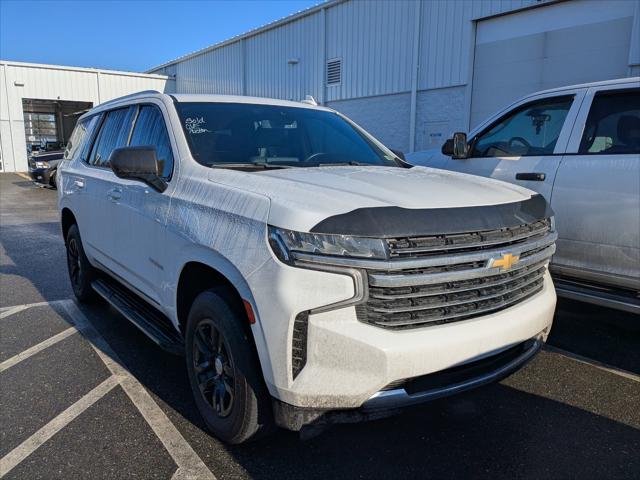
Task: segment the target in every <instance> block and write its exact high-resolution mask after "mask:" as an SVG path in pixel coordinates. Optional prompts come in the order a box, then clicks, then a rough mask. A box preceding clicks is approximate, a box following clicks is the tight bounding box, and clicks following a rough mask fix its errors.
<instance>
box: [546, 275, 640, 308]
mask: <svg viewBox="0 0 640 480" xmlns="http://www.w3.org/2000/svg"><path fill="white" fill-rule="evenodd" d="M553 283H554V285H555V287H556V293H557V294H558V296H559V297H563V298H568V299H570V300H578V301H580V302H586V303H591V304H593V305H600V306H601V307H608V308H614V309H616V310H622V311H624V312H629V313H635V314H640V299H639V298H637V297H634V296H633V294H631V293H629V294H625V293H618V292H617V291H615V290H604V289H598V288H591V287H589V286H588V285H585V284H582V283H578V282H572V281H570V280H565V279H561V278H557V277H553Z"/></svg>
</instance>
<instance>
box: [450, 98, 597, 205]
mask: <svg viewBox="0 0 640 480" xmlns="http://www.w3.org/2000/svg"><path fill="white" fill-rule="evenodd" d="M583 97H584V91H582V90H577V91H566V92H564V91H563V92H560V93H558V94H555V95H554V96H539V97H533V99H532V98H528V99H526V100H524V101H523V102H521V103H520V104H518V105H516V106H515V107H513V108H511V109H510V110H508V111H507V112H506V113H503V114H502V115H499V116H498V117H497V119H496V120H494V121H489V122H488V123H487V124H486V125H483V126H482V127H481V128H480V129H479V130H478V132H479V133H477V134H475V135H474V136H473V137H472V138H471V140H470V142H469V144H470V149H471V153H470V156H469V158H466V159H454V158H449V159H448V160H447V164H446V169H447V170H455V171H458V172H464V173H470V174H474V175H481V176H484V177H491V178H495V179H498V180H504V181H506V182H510V183H516V184H518V185H521V186H523V187H526V188H529V189H531V190H534V191H536V192H538V193H540V194H542V195H543V196H544V197H545V198H546V199H547V201H551V192H552V188H553V182H554V180H555V176H556V172H557V171H558V166H559V165H560V161H561V159H562V155H563V153H564V151H565V148H566V145H567V141H568V139H569V135H570V133H571V127H572V126H573V122H574V120H575V117H576V115H577V113H578V110H579V107H580V103H581V102H582V98H583Z"/></svg>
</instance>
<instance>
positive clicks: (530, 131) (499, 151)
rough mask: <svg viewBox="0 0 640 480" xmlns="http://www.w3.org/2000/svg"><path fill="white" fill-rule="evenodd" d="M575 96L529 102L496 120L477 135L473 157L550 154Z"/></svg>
mask: <svg viewBox="0 0 640 480" xmlns="http://www.w3.org/2000/svg"><path fill="white" fill-rule="evenodd" d="M572 103H573V97H555V98H548V99H544V100H540V101H537V102H533V103H529V104H527V105H524V106H522V107H519V108H518V109H516V110H515V111H513V112H509V113H508V114H507V115H506V116H504V117H503V118H501V119H500V120H498V122H497V123H494V124H493V125H492V126H491V127H490V128H489V129H488V130H485V132H483V133H482V134H480V136H479V137H478V138H477V140H476V142H475V144H474V147H473V152H472V156H473V157H506V156H518V157H527V156H536V155H551V154H552V153H553V150H554V149H555V147H556V142H557V141H558V137H559V136H560V131H561V130H562V126H563V125H564V120H565V118H566V117H567V114H568V113H569V109H570V108H571V104H572Z"/></svg>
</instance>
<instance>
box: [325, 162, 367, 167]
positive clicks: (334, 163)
mask: <svg viewBox="0 0 640 480" xmlns="http://www.w3.org/2000/svg"><path fill="white" fill-rule="evenodd" d="M345 165H355V166H365V167H366V166H371V165H372V164H370V163H362V162H353V161H352V162H331V163H318V166H319V167H343V166H345Z"/></svg>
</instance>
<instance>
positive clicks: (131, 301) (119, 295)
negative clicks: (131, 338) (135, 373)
mask: <svg viewBox="0 0 640 480" xmlns="http://www.w3.org/2000/svg"><path fill="white" fill-rule="evenodd" d="M91 286H92V287H93V289H94V290H95V291H96V292H97V293H98V294H99V295H100V296H101V297H103V298H104V299H105V300H106V301H107V302H109V303H110V304H111V305H112V306H113V308H115V309H116V310H117V311H118V312H120V313H121V314H122V315H124V316H125V317H126V318H127V319H128V320H129V321H130V322H131V323H133V324H134V325H135V326H136V327H138V328H139V329H140V330H142V332H143V333H144V334H145V335H146V336H147V337H149V338H150V339H151V340H153V341H154V342H155V343H156V344H157V345H158V346H159V347H160V348H162V349H163V350H166V351H167V352H169V353H172V354H174V355H184V339H183V338H182V335H181V334H180V332H178V331H177V330H176V329H175V327H174V326H173V324H172V323H171V321H170V320H169V319H168V318H167V317H166V316H165V315H164V314H162V313H161V312H159V311H158V310H157V309H156V308H154V307H152V306H151V305H149V304H148V303H147V302H146V301H144V300H143V299H141V298H140V297H139V296H138V295H136V294H134V293H132V292H130V291H129V290H128V289H126V288H125V287H123V286H122V285H121V284H120V283H118V282H117V281H116V280H113V279H111V278H105V277H102V278H99V279H97V280H95V281H93V282H92V284H91Z"/></svg>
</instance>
